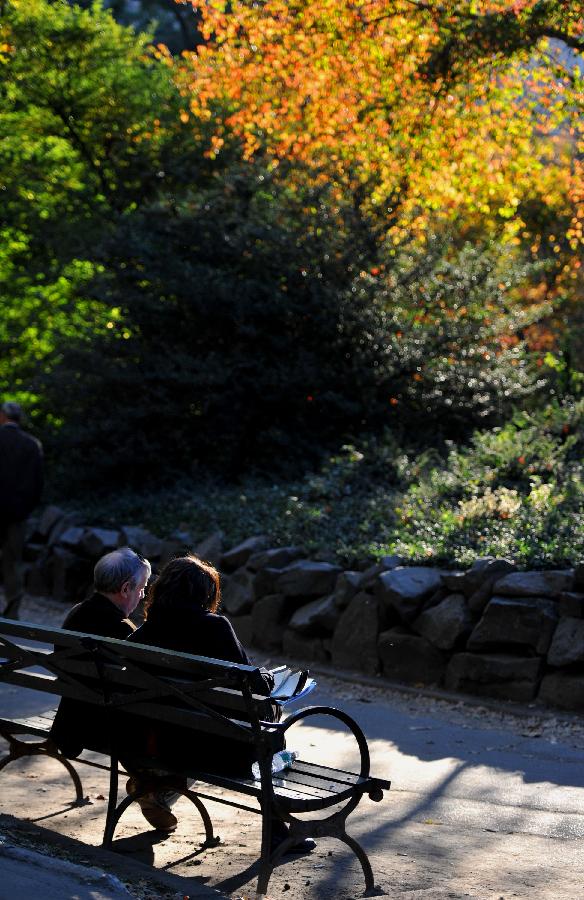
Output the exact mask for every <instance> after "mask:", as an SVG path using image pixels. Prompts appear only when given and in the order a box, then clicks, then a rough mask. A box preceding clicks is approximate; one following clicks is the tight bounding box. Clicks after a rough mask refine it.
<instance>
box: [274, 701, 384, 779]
mask: <svg viewBox="0 0 584 900" xmlns="http://www.w3.org/2000/svg"><path fill="white" fill-rule="evenodd" d="M308 716H332V717H333V718H335V719H340V721H341V722H344V724H345V725H346V726H347V728H349V729H350V731H352V732H353V735H354V737H355V740H356V741H357V745H358V747H359V752H360V754H361V769H360V771H359V775H360V777H361V778H368V777H369V772H370V768H371V761H370V758H369V747H368V746H367V740H366V738H365V735H364V734H363V732H362V731H361V729H360V727H359V726H358V725H357V723H356V722H355V720H354V719H352V718H351V716H348V715H347V713H344V712H342V711H341V710H340V709H334V708H333V707H332V706H309V707H307V708H306V709H299V710H298V712H295V713H293V714H292V715H291V716H289V718H287V719H286V721H285V722H282V723H281V724H279V725H277V726H276V727H278V728H280V729H281V730H282V731H284V732H285V731H287V730H288V728H290V726H291V725H294V724H295V723H296V722H299V721H300V720H301V719H306V718H307V717H308Z"/></svg>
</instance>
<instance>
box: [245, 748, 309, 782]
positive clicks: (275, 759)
mask: <svg viewBox="0 0 584 900" xmlns="http://www.w3.org/2000/svg"><path fill="white" fill-rule="evenodd" d="M295 759H298V753H297V751H296V750H280V752H279V753H274V755H273V756H272V775H274V774H275V773H276V772H282V771H283V769H289V768H290V766H291V765H292V763H293V762H294V760H295ZM251 774H252V775H253V777H254V779H255V780H256V781H260V779H261V775H260V764H259V763H257V762H254V764H253V766H252V767H251Z"/></svg>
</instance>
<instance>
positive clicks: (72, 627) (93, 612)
mask: <svg viewBox="0 0 584 900" xmlns="http://www.w3.org/2000/svg"><path fill="white" fill-rule="evenodd" d="M62 627H63V628H67V629H68V630H69V631H84V632H87V633H88V634H98V635H100V636H101V637H110V638H118V639H119V640H120V641H123V640H125V638H127V637H128V635H130V634H132V632H133V631H135V630H136V627H135V625H133V624H132V622H130V620H129V619H127V618H126V617H125V615H124V613H123V612H122V610H121V609H119V608H118V607H117V606H116V605H115V603H112V601H111V600H108V598H107V597H104V595H103V594H98V593H97V592H96V593H95V594H92V595H91V597H89V598H88V599H87V600H83V601H82V603H78V604H77V606H74V607H73V609H72V610H70V612H69V613H68V615H67V617H66V619H65V621H64V622H63V626H62Z"/></svg>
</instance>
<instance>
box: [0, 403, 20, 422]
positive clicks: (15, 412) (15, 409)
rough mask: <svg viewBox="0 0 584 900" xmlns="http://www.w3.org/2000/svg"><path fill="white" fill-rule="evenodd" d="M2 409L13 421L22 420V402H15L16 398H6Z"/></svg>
mask: <svg viewBox="0 0 584 900" xmlns="http://www.w3.org/2000/svg"><path fill="white" fill-rule="evenodd" d="M0 409H2V412H3V413H4V415H5V416H6V418H7V419H10V421H11V422H18V423H19V424H20V422H22V407H21V405H20V403H15V402H14V400H6V401H5V402H4V403H3V404H2V406H1V407H0Z"/></svg>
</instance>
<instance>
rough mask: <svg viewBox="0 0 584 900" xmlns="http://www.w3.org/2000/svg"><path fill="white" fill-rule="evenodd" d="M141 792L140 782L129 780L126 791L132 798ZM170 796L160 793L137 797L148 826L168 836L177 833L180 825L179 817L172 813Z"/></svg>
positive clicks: (133, 779)
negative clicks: (173, 832) (176, 830)
mask: <svg viewBox="0 0 584 900" xmlns="http://www.w3.org/2000/svg"><path fill="white" fill-rule="evenodd" d="M139 790H140V782H139V780H138V779H137V778H134V777H133V776H132V777H131V778H129V779H128V782H127V784H126V791H127V793H128V794H129V795H130V796H131V797H132V796H133V795H134V794H136V793H138V791H139ZM169 796H170V794H169V792H162V791H159V792H151V793H148V794H143V795H142V796H141V797H136V802H137V803H138V804H139V806H140V809H141V810H142V815H143V816H144V818H145V819H146V821H147V822H148V824H149V825H152V827H153V828H156V830H157V831H165V832H167V834H170V833H171V832H172V831H175V829H176V826H177V825H178V819H177V817H176V816H175V815H173V813H172V812H171V811H170V804H169V802H168V799H167V798H168V797H169Z"/></svg>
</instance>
